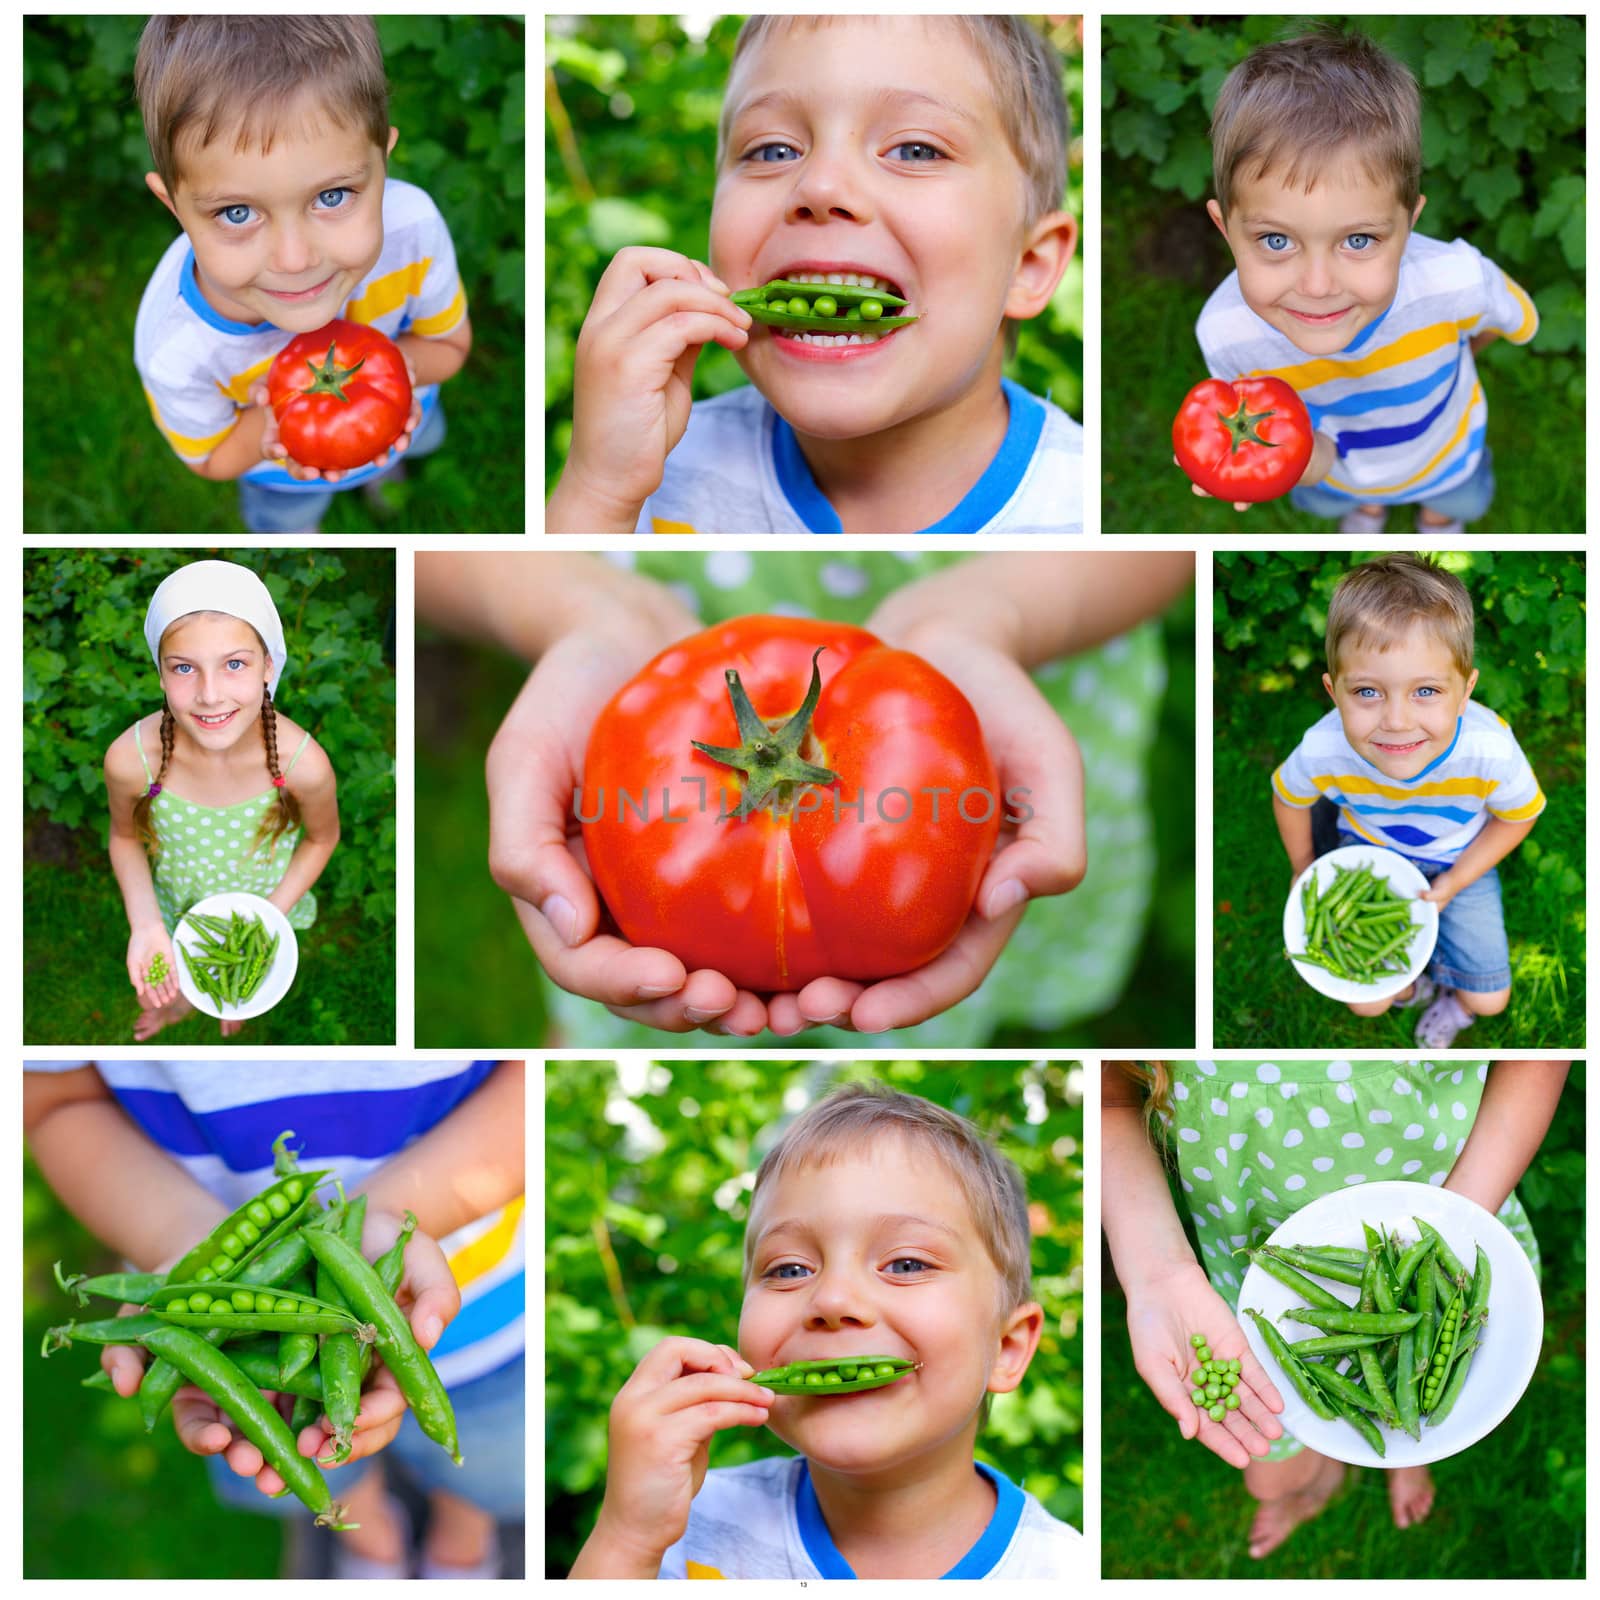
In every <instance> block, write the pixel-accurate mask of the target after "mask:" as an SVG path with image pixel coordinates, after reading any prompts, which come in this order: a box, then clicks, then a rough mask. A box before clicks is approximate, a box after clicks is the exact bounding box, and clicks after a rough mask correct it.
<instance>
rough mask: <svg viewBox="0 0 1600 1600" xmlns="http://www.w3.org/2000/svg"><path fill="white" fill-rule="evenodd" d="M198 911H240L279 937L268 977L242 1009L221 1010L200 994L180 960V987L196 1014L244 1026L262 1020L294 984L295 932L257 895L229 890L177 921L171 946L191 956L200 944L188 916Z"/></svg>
mask: <svg viewBox="0 0 1600 1600" xmlns="http://www.w3.org/2000/svg"><path fill="white" fill-rule="evenodd" d="M191 911H199V912H201V913H202V914H203V915H205V916H213V917H226V916H230V915H231V914H232V913H233V912H235V911H237V912H238V913H239V915H240V916H243V917H260V918H261V920H262V921H263V922H265V923H266V925H267V937H268V938H269V939H270V938H271V937H272V935H273V934H277V935H278V950H277V954H275V955H274V956H273V958H272V965H271V966H270V967H268V968H267V971H266V976H265V977H263V978H262V980H261V987H260V988H259V989H257V990H256V992H255V993H254V994H253V995H251V996H250V998H249V999H248V1000H246V1001H245V1002H244V1003H243V1004H242V1005H232V1004H229V1005H225V1006H223V1007H222V1008H221V1009H220V1010H219V1009H218V1007H217V1003H216V1001H214V1000H212V999H211V998H210V997H209V996H207V995H203V994H201V992H200V991H199V989H198V988H196V987H195V981H194V979H193V978H191V977H190V976H189V969H188V968H187V967H186V966H185V965H184V964H183V958H182V957H181V956H180V957H178V962H177V965H178V987H179V988H180V989H182V990H183V993H184V998H185V999H186V1000H188V1002H189V1004H190V1005H192V1006H193V1007H194V1008H195V1010H196V1011H203V1012H205V1014H206V1015H207V1016H208V1017H220V1018H222V1019H223V1020H224V1021H227V1022H243V1021H245V1020H246V1019H247V1018H250V1017H259V1016H260V1015H261V1014H262V1012H264V1011H270V1010H271V1009H272V1008H273V1007H274V1006H275V1005H277V1003H278V1002H279V1001H280V1000H281V999H283V997H284V996H285V995H286V994H288V992H289V985H290V984H292V983H293V982H294V975H295V972H296V971H297V970H298V969H299V966H300V946H299V944H298V942H297V941H296V940H295V936H294V929H293V928H291V927H290V926H289V919H288V918H287V917H286V916H284V914H283V913H282V912H281V911H280V910H279V909H278V908H277V907H276V906H275V905H273V903H272V902H271V901H270V900H267V899H264V898H263V897H262V896H261V895H258V894H246V893H245V892H244V891H243V890H242V889H234V890H230V891H229V892H228V893H226V894H208V895H207V896H206V897H205V899H204V900H197V901H196V902H195V903H194V904H193V905H192V906H190V908H189V911H186V912H184V914H183V916H182V917H180V918H179V920H178V927H177V931H176V932H175V933H174V934H173V936H172V942H173V943H174V944H175V945H176V944H181V945H183V946H184V948H185V949H187V950H188V951H189V953H190V955H194V954H196V946H197V944H198V930H197V929H195V928H193V927H191V926H190V924H189V912H191Z"/></svg>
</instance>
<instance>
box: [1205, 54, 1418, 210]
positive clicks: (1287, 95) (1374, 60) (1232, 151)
mask: <svg viewBox="0 0 1600 1600" xmlns="http://www.w3.org/2000/svg"><path fill="white" fill-rule="evenodd" d="M1346 152H1354V153H1355V154H1356V155H1357V156H1358V157H1359V159H1360V160H1361V163H1362V165H1363V166H1364V167H1365V169H1366V172H1367V175H1368V176H1369V177H1370V178H1371V179H1372V180H1373V181H1374V182H1377V183H1388V184H1390V185H1391V186H1392V187H1393V189H1394V192H1395V198H1396V199H1397V200H1398V201H1399V203H1400V204H1401V205H1402V206H1404V207H1405V210H1406V212H1407V214H1408V215H1409V214H1410V213H1411V212H1412V211H1414V210H1415V209H1416V205H1417V198H1418V196H1419V195H1420V193H1421V189H1422V98H1421V96H1420V94H1419V93H1418V91H1417V80H1416V79H1415V78H1414V77H1412V75H1411V73H1410V71H1409V70H1408V69H1407V68H1406V67H1405V66H1404V64H1403V63H1401V62H1399V61H1397V60H1395V58H1394V57H1393V56H1391V55H1389V54H1388V53H1387V52H1386V51H1383V50H1380V49H1379V48H1378V46H1377V45H1376V44H1374V43H1373V42H1372V40H1371V39H1369V38H1367V37H1366V36H1365V35H1364V34H1360V33H1355V32H1348V31H1346V30H1344V29H1341V28H1338V27H1336V26H1334V25H1332V24H1326V23H1325V24H1323V25H1321V26H1319V27H1317V28H1315V29H1313V30H1312V31H1311V32H1310V33H1306V34H1302V35H1300V37H1298V38H1295V39H1287V40H1284V41H1282V42H1280V43H1277V44H1266V45H1262V46H1261V47H1260V48H1259V49H1257V50H1252V51H1251V52H1250V54H1249V55H1247V56H1246V57H1245V58H1244V60H1243V61H1241V62H1240V63H1239V65H1238V66H1236V67H1235V68H1234V69H1233V71H1232V72H1230V73H1229V74H1228V76H1227V77H1226V78H1225V79H1224V80H1223V84H1222V88H1221V90H1220V91H1219V92H1218V94H1217V102H1216V105H1215V106H1214V107H1213V108H1212V113H1211V173H1212V182H1213V183H1214V184H1215V186H1216V191H1217V204H1218V205H1219V206H1220V207H1221V208H1222V214H1223V216H1224V217H1226V216H1227V214H1228V211H1229V210H1230V208H1231V206H1232V204H1233V189H1234V185H1235V183H1236V182H1239V181H1241V180H1242V179H1244V178H1262V177H1265V176H1266V175H1267V174H1268V173H1269V172H1273V173H1276V174H1278V175H1279V176H1280V177H1281V179H1282V181H1283V182H1284V183H1285V184H1288V185H1289V186H1291V187H1294V188H1301V189H1306V190H1309V189H1311V188H1313V187H1314V186H1315V184H1316V180H1317V176H1318V173H1319V172H1320V170H1321V169H1322V168H1323V167H1324V166H1326V165H1327V164H1328V163H1329V162H1330V161H1332V160H1334V159H1336V158H1337V157H1339V156H1340V155H1342V154H1344V153H1346Z"/></svg>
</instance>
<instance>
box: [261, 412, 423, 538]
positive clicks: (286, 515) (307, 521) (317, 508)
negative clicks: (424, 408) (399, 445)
mask: <svg viewBox="0 0 1600 1600" xmlns="http://www.w3.org/2000/svg"><path fill="white" fill-rule="evenodd" d="M444 437H445V423H444V402H443V401H442V400H435V402H434V406H433V410H432V411H430V412H429V413H428V415H427V416H426V417H425V418H424V419H423V422H422V426H421V427H420V428H418V429H417V431H416V432H415V433H414V434H413V435H412V436H411V443H410V444H409V445H407V446H406V448H405V450H404V452H403V453H402V454H401V455H400V457H399V459H398V460H397V461H396V462H394V463H393V464H392V465H391V466H389V467H386V468H385V469H384V470H383V471H382V472H380V473H379V474H378V476H377V477H376V478H369V479H367V482H368V483H382V482H383V480H384V479H385V478H387V477H388V476H389V474H390V473H391V472H393V471H394V470H395V467H397V466H399V465H400V463H401V462H403V461H416V460H419V459H420V458H421V457H423V456H431V455H432V454H433V452H434V451H435V450H437V449H438V448H439V446H440V445H442V444H443V443H444ZM356 487H357V488H362V487H365V485H363V484H358V485H356ZM341 492H342V485H337V486H333V487H326V488H320V489H313V488H307V489H271V488H268V487H267V486H266V485H265V484H260V483H252V482H251V481H250V480H249V479H248V478H240V479H239V516H240V518H241V519H242V520H243V522H244V525H245V527H246V528H247V529H248V530H249V531H250V532H251V533H315V532H316V531H317V525H318V524H319V523H320V522H321V521H322V519H323V517H324V516H325V515H326V513H327V510H328V507H329V506H331V505H332V504H333V497H334V496H335V495H336V494H339V493H341Z"/></svg>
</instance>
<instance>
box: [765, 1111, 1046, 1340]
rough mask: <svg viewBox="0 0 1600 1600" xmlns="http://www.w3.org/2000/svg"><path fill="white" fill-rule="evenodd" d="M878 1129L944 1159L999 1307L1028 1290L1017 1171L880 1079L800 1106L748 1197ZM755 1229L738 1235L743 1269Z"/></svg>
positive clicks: (963, 1127) (967, 1128)
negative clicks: (994, 1280) (994, 1276)
mask: <svg viewBox="0 0 1600 1600" xmlns="http://www.w3.org/2000/svg"><path fill="white" fill-rule="evenodd" d="M883 1133H898V1134H899V1135H901V1137H903V1138H904V1139H906V1140H907V1141H908V1142H910V1143H913V1144H915V1145H918V1146H920V1147H921V1148H922V1149H924V1150H926V1151H927V1152H928V1154H929V1155H930V1156H932V1157H933V1158H934V1159H935V1160H938V1161H940V1162H942V1163H943V1164H944V1166H945V1168H946V1169H947V1170H948V1171H949V1173H950V1175H951V1177H953V1178H954V1179H955V1181H956V1184H957V1186H958V1187H959V1188H960V1190H961V1192H962V1194H963V1196H964V1197H965V1199H966V1202H967V1206H968V1209H969V1210H970V1211H971V1213H972V1220H973V1222H974V1223H975V1224H976V1226H977V1229H978V1234H979V1236H980V1237H981V1238H982V1240H983V1243H984V1246H985V1248H986V1249H987V1250H988V1253H989V1258H990V1260H992V1261H993V1262H994V1264H995V1267H996V1268H997V1269H998V1271H999V1273H1000V1279H1001V1283H1002V1286H1003V1303H1002V1304H1001V1305H1000V1306H999V1307H998V1310H999V1311H1000V1312H1001V1313H1002V1314H1003V1313H1004V1312H1006V1311H1010V1310H1013V1309H1015V1308H1016V1307H1017V1306H1019V1305H1022V1304H1024V1303H1025V1302H1026V1301H1027V1300H1029V1299H1030V1298H1031V1293H1032V1281H1033V1280H1032V1269H1031V1267H1030V1264H1029V1259H1028V1250H1029V1243H1030V1238H1031V1230H1030V1228H1029V1225H1028V1199H1027V1193H1026V1191H1025V1189H1024V1186H1023V1182H1022V1174H1021V1173H1020V1172H1019V1171H1018V1170H1017V1167H1016V1164H1015V1163H1014V1162H1012V1161H1010V1160H1008V1159H1007V1158H1006V1157H1005V1156H1003V1155H1002V1154H1001V1153H1000V1152H999V1151H998V1150H996V1149H995V1148H994V1146H993V1145H992V1144H990V1143H989V1141H988V1140H987V1139H985V1138H984V1136H983V1133H982V1132H981V1131H980V1130H979V1129H978V1128H977V1127H976V1126H975V1125H974V1124H973V1123H971V1122H968V1121H967V1119H966V1118H965V1117H961V1116H957V1115H956V1113H955V1112H953V1111H946V1110H945V1108H944V1107H943V1106H937V1105H935V1104H934V1103H933V1102H932V1101H931V1100H924V1099H922V1098H921V1097H920V1096H919V1095H914V1094H906V1093H904V1092H903V1091H901V1090H899V1089H891V1088H890V1087H889V1086H888V1085H887V1084H883V1083H846V1084H841V1085H840V1086H839V1087H838V1088H837V1089H834V1090H833V1091H832V1093H830V1094H829V1095H827V1096H826V1097H825V1098H824V1099H822V1100H819V1101H818V1102H817V1103H816V1105H814V1106H812V1107H810V1108H809V1109H808V1110H806V1111H803V1112H801V1114H800V1115H799V1116H798V1117H796V1118H795V1120H794V1121H793V1122H792V1123H790V1124H789V1126H788V1127H787V1128H786V1129H785V1130H784V1133H783V1137H782V1138H781V1139H779V1141H778V1142H777V1144H775V1145H774V1146H773V1147H772V1149H771V1150H769V1151H768V1152H767V1154H766V1157H765V1158H764V1159H763V1161H762V1163H761V1166H760V1167H759V1168H758V1169H757V1171H756V1181H755V1186H754V1188H753V1189H752V1191H751V1199H752V1202H753V1201H754V1199H755V1197H756V1196H758V1195H759V1194H760V1193H761V1188H762V1185H763V1184H768V1183H773V1182H775V1181H776V1180H777V1179H778V1178H780V1177H782V1176H783V1174H784V1173H786V1172H791V1171H795V1170H798V1169H800V1168H804V1167H808V1166H826V1165H828V1164H829V1163H830V1162H832V1161H834V1160H835V1159H837V1158H838V1157H839V1156H840V1155H841V1154H843V1153H845V1152H846V1151H850V1150H854V1149H858V1148H860V1147H861V1146H862V1145H864V1144H866V1143H868V1142H869V1141H870V1140H872V1139H873V1138H874V1137H876V1136H878V1135H880V1134H883ZM754 1249H755V1236H754V1234H753V1233H751V1232H749V1231H748V1230H747V1231H746V1233H745V1240H744V1266H745V1275H746V1277H748V1276H749V1273H750V1266H751V1261H752V1257H753V1254H754Z"/></svg>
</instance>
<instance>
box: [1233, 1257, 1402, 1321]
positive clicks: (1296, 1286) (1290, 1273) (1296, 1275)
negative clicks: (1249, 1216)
mask: <svg viewBox="0 0 1600 1600" xmlns="http://www.w3.org/2000/svg"><path fill="white" fill-rule="evenodd" d="M1234 1254H1235V1255H1238V1254H1240V1252H1239V1251H1237V1250H1235V1251H1234ZM1243 1254H1244V1255H1246V1256H1247V1257H1248V1258H1249V1259H1250V1260H1251V1261H1252V1262H1254V1263H1255V1265H1256V1266H1258V1267H1260V1268H1261V1270H1262V1271H1263V1272H1265V1273H1266V1274H1267V1275H1268V1276H1269V1277H1273V1278H1276V1279H1277V1280H1278V1282H1279V1283H1281V1284H1284V1285H1286V1286H1287V1287H1288V1288H1290V1289H1293V1290H1294V1292H1295V1293H1296V1294H1297V1295H1300V1296H1302V1297H1303V1298H1304V1299H1306V1300H1308V1301H1309V1302H1310V1303H1311V1304H1312V1305H1314V1306H1322V1307H1324V1308H1325V1309H1327V1310H1329V1311H1348V1310H1349V1309H1350V1307H1349V1306H1347V1305H1346V1304H1345V1303H1344V1301H1343V1300H1341V1299H1340V1298H1339V1297H1338V1296H1337V1295H1336V1294H1331V1293H1330V1292H1329V1291H1328V1290H1326V1289H1324V1288H1323V1287H1322V1285H1321V1284H1320V1283H1314V1282H1312V1280H1311V1279H1310V1278H1308V1277H1307V1276H1306V1275H1305V1274H1304V1273H1303V1272H1296V1271H1295V1269H1294V1268H1293V1267H1291V1266H1290V1265H1289V1263H1288V1262H1287V1261H1281V1260H1279V1259H1278V1258H1277V1257H1276V1256H1274V1255H1270V1254H1268V1252H1267V1251H1265V1250H1246V1251H1244V1252H1243ZM1360 1331H1362V1332H1365V1331H1367V1330H1365V1329H1362V1330H1360ZM1374 1331H1375V1330H1374Z"/></svg>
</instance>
